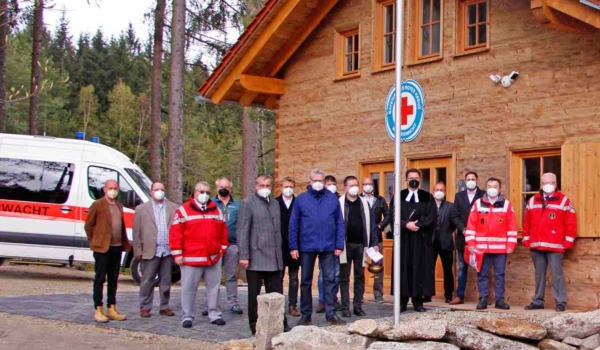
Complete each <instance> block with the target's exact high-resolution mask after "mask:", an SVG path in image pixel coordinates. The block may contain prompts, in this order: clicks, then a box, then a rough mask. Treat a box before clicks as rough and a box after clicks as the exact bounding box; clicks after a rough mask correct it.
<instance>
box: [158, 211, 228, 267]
mask: <svg viewBox="0 0 600 350" xmlns="http://www.w3.org/2000/svg"><path fill="white" fill-rule="evenodd" d="M169 245H170V247H171V253H172V254H173V257H174V258H177V257H180V256H183V264H184V265H187V266H208V265H213V264H214V263H216V262H217V261H219V259H220V258H221V256H223V254H224V253H225V251H226V249H227V247H228V246H229V243H228V240H227V223H226V222H225V216H224V215H223V213H222V212H221V210H219V208H217V205H216V204H215V202H213V201H212V200H209V201H208V202H207V203H206V210H205V211H202V210H201V209H200V206H199V205H198V204H197V203H196V201H195V200H194V199H190V200H189V201H188V202H186V203H183V204H182V205H181V207H179V209H177V211H176V212H175V215H174V216H173V223H172V224H171V229H170V230H169Z"/></svg>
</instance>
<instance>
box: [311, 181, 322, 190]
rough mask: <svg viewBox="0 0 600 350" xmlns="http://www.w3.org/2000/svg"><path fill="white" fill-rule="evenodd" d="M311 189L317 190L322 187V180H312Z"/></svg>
mask: <svg viewBox="0 0 600 350" xmlns="http://www.w3.org/2000/svg"><path fill="white" fill-rule="evenodd" d="M311 186H312V189H313V190H315V191H317V192H319V191H321V190H322V189H323V183H322V182H313V184H312V185H311Z"/></svg>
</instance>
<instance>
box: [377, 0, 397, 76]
mask: <svg viewBox="0 0 600 350" xmlns="http://www.w3.org/2000/svg"><path fill="white" fill-rule="evenodd" d="M374 4H375V5H374V6H375V8H374V14H375V15H374V21H373V38H372V42H373V47H372V53H371V59H372V71H373V72H379V71H385V70H390V69H394V68H395V67H396V35H397V33H398V31H397V25H396V23H397V21H396V0H374ZM389 5H393V13H394V19H393V21H394V30H393V32H392V33H393V34H392V37H393V40H392V42H393V44H392V57H393V60H392V62H388V63H385V62H384V61H383V60H384V59H385V56H384V53H383V50H384V40H385V36H386V34H385V33H384V30H385V28H384V21H385V20H384V13H385V8H386V7H387V6H389Z"/></svg>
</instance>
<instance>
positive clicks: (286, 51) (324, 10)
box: [268, 0, 338, 77]
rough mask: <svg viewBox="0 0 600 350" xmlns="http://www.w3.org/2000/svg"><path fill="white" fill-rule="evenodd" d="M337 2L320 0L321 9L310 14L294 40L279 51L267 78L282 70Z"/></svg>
mask: <svg viewBox="0 0 600 350" xmlns="http://www.w3.org/2000/svg"><path fill="white" fill-rule="evenodd" d="M337 2H338V0H321V7H320V8H318V9H317V10H315V11H314V12H313V13H311V15H310V20H309V22H308V23H306V25H305V26H304V27H303V28H302V29H301V30H300V31H299V32H298V34H297V35H296V36H295V37H296V39H295V40H293V41H290V42H288V44H286V45H285V46H284V47H283V49H281V50H280V54H279V55H278V57H279V58H278V59H277V60H276V61H275V62H273V63H272V64H271V65H272V67H273V68H271V71H270V72H269V74H268V76H270V77H274V76H275V75H276V74H277V73H278V72H279V71H280V70H281V68H283V66H284V65H285V64H286V62H287V61H288V60H289V59H290V58H291V57H292V55H293V54H294V53H295V52H296V50H298V48H299V47H300V45H302V43H303V42H304V41H305V40H306V38H307V37H308V36H309V35H310V33H312V32H313V30H314V29H315V28H317V26H318V25H319V23H321V21H322V20H323V18H324V17H325V16H326V15H327V14H328V13H329V11H331V9H332V8H333V6H334V5H335V4H337Z"/></svg>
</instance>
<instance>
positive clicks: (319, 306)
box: [315, 301, 325, 314]
mask: <svg viewBox="0 0 600 350" xmlns="http://www.w3.org/2000/svg"><path fill="white" fill-rule="evenodd" d="M315 312H316V313H318V314H322V313H323V312H325V305H323V303H322V302H320V301H319V305H317V309H316V310H315Z"/></svg>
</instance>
